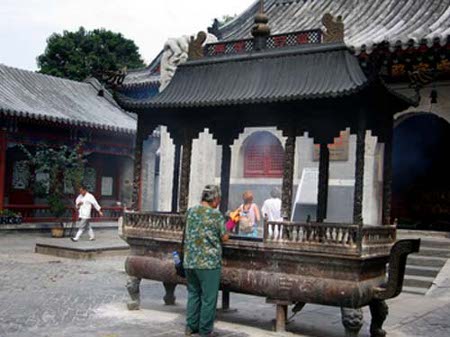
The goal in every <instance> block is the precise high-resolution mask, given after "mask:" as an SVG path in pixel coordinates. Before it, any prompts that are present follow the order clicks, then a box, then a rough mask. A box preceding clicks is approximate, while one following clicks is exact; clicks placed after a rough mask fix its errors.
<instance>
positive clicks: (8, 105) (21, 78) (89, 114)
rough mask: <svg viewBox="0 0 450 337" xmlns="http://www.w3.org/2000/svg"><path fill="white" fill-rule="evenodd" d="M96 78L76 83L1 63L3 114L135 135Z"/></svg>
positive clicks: (133, 124) (133, 120) (130, 123)
mask: <svg viewBox="0 0 450 337" xmlns="http://www.w3.org/2000/svg"><path fill="white" fill-rule="evenodd" d="M100 89H102V88H101V85H100V83H99V82H98V81H97V80H95V79H90V80H88V81H86V82H76V81H71V80H67V79H63V78H58V77H53V76H47V75H43V74H39V73H35V72H32V71H27V70H22V69H16V68H11V67H7V66H5V65H2V64H0V114H2V115H10V116H19V117H26V118H32V119H41V120H47V121H51V122H58V123H66V124H74V125H80V126H85V127H92V128H98V129H105V130H113V131H119V132H125V133H134V132H135V130H136V117H135V116H134V115H132V114H130V113H128V112H126V111H123V110H122V109H121V108H120V107H119V106H118V105H117V103H116V102H115V101H114V99H113V98H112V97H111V96H110V95H109V93H108V92H106V91H105V92H104V96H103V97H102V96H99V95H98V92H99V90H100Z"/></svg>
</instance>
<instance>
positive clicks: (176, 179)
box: [172, 143, 181, 213]
mask: <svg viewBox="0 0 450 337" xmlns="http://www.w3.org/2000/svg"><path fill="white" fill-rule="evenodd" d="M180 165H181V144H179V143H175V158H174V162H173V180H172V212H173V213H176V212H177V211H178V192H179V189H180Z"/></svg>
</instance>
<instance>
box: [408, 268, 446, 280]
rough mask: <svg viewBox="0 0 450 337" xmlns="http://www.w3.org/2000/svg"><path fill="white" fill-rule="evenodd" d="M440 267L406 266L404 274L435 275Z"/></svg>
mask: <svg viewBox="0 0 450 337" xmlns="http://www.w3.org/2000/svg"><path fill="white" fill-rule="evenodd" d="M440 270H441V268H439V267H425V266H406V275H412V276H425V277H436V276H437V275H438V274H439V271H440Z"/></svg>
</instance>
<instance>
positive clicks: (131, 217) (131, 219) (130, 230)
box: [123, 212, 185, 239]
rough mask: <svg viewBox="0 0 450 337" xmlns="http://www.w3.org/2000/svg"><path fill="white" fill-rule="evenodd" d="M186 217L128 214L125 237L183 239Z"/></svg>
mask: <svg viewBox="0 0 450 337" xmlns="http://www.w3.org/2000/svg"><path fill="white" fill-rule="evenodd" d="M184 226H185V216H184V215H181V214H177V213H157V212H145V213H142V212H126V213H125V215H124V219H123V234H124V235H125V236H127V235H130V236H138V237H151V238H158V237H164V238H176V239H178V238H179V237H181V235H182V233H183V229H184Z"/></svg>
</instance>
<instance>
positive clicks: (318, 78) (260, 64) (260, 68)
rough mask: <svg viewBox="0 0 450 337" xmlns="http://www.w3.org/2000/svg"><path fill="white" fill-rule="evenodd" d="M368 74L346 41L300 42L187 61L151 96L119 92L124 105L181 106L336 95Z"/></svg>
mask: <svg viewBox="0 0 450 337" xmlns="http://www.w3.org/2000/svg"><path fill="white" fill-rule="evenodd" d="M367 83H368V79H367V78H366V76H365V75H364V73H363V72H362V70H361V67H360V65H359V63H358V60H357V59H356V57H355V56H353V55H351V53H350V52H349V51H348V49H347V48H346V47H345V45H343V44H328V45H318V46H314V47H296V48H294V49H286V50H276V51H266V52H261V53H254V54H248V55H241V56H228V57H223V58H213V59H209V60H208V59H206V60H199V61H193V62H188V63H186V64H183V65H181V66H179V68H178V70H177V72H176V74H175V76H174V78H173V79H172V82H171V83H170V84H169V86H168V87H167V88H166V89H165V90H164V91H163V92H162V93H161V94H159V95H157V96H156V97H154V98H152V99H148V100H140V101H138V100H131V99H126V98H125V97H118V99H119V102H120V104H121V105H122V106H124V107H125V108H127V109H128V108H130V109H131V110H132V109H135V108H150V109H151V108H156V109H158V108H183V107H206V106H217V105H221V106H223V105H235V104H252V103H270V102H281V101H289V100H302V99H315V98H322V97H338V96H344V95H348V94H351V93H354V92H357V91H359V90H361V89H362V88H363V87H365V85H366V84H367Z"/></svg>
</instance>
